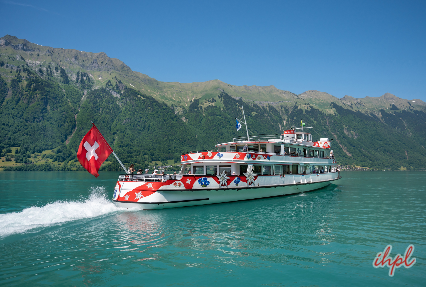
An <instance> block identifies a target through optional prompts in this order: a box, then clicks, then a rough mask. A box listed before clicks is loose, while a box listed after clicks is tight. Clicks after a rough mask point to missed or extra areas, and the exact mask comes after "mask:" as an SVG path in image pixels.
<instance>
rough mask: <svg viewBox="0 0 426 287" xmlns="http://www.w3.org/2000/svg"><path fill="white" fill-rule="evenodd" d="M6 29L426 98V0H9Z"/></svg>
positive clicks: (83, 45)
mask: <svg viewBox="0 0 426 287" xmlns="http://www.w3.org/2000/svg"><path fill="white" fill-rule="evenodd" d="M5 35H13V36H16V37H18V38H20V39H27V40H28V41H30V42H33V43H36V44H39V45H43V46H50V47H54V48H65V49H76V50H80V51H86V52H94V53H98V52H105V53H106V54H107V55H108V56H109V57H111V58H117V59H119V60H121V61H123V62H124V63H125V64H126V65H128V66H129V67H130V68H131V69H132V70H134V71H137V72H141V73H143V74H146V75H148V76H150V77H152V78H155V79H157V80H159V81H163V82H181V83H191V82H204V81H209V80H215V79H219V80H221V81H223V82H225V83H228V84H231V85H237V86H242V85H247V86H251V85H257V86H270V85H273V86H275V87H277V88H278V89H281V90H286V91H290V92H293V93H296V94H301V93H303V92H305V91H308V90H318V91H321V92H326V93H329V94H331V95H333V96H335V97H338V98H341V97H343V96H345V95H349V96H352V97H355V98H364V97H367V96H368V97H379V96H381V95H383V94H385V93H391V94H394V95H396V96H397V97H400V98H404V99H410V100H411V99H421V100H423V101H425V102H426V1H424V0H421V1H416V0H409V1H406V0H405V1H393V0H386V1H381V0H368V1H364V0H354V1H342V0H340V1H327V0H321V1H320V0H318V1H309V0H306V1H304V0H298V1H295V0H293V1H284V0H282V1H250V0H245V1H232V0H227V1H215V0H210V1H201V0H197V1H185V0H181V1H166V0H156V1H143V0H141V1H126V0H122V1H80V0H74V1H57V0H56V1H51V0H33V1H29V0H16V1H15V0H0V37H2V36H5Z"/></svg>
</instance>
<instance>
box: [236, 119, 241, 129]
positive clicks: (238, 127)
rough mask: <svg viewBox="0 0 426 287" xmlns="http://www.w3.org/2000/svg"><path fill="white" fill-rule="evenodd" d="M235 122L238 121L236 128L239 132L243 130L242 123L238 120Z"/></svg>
mask: <svg viewBox="0 0 426 287" xmlns="http://www.w3.org/2000/svg"><path fill="white" fill-rule="evenodd" d="M235 120H236V121H237V125H236V128H237V132H238V131H239V130H240V129H241V124H240V122H239V121H238V119H237V118H235Z"/></svg>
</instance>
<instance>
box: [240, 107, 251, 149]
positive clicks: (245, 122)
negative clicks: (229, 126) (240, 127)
mask: <svg viewBox="0 0 426 287" xmlns="http://www.w3.org/2000/svg"><path fill="white" fill-rule="evenodd" d="M241 109H242V110H243V117H244V124H245V125H246V131H247V141H250V137H249V133H248V128H247V121H246V116H245V115H244V107H243V106H242V105H241Z"/></svg>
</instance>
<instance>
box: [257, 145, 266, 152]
mask: <svg viewBox="0 0 426 287" xmlns="http://www.w3.org/2000/svg"><path fill="white" fill-rule="evenodd" d="M259 151H260V152H266V144H261V145H260V150H259Z"/></svg>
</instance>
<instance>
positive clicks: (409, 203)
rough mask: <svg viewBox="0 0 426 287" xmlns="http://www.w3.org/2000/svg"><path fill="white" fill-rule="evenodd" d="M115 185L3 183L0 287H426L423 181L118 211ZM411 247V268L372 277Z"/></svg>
mask: <svg viewBox="0 0 426 287" xmlns="http://www.w3.org/2000/svg"><path fill="white" fill-rule="evenodd" d="M117 175H118V173H111V172H101V173H100V176H99V177H98V178H97V179H96V178H94V177H93V176H92V175H90V174H88V173H86V172H0V186H1V187H0V194H1V198H2V200H1V201H0V285H1V286H31V285H34V286H40V285H54V286H71V285H73V286H83V285H90V286H166V285H168V286H224V285H230V286H308V285H312V286H347V285H352V286H373V285H374V286H389V285H392V286H400V285H401V286H402V285H407V286H425V284H426V283H425V282H426V264H425V259H426V173H425V172H342V176H343V179H341V180H339V181H337V182H336V183H335V184H332V185H330V186H329V187H327V188H324V189H321V190H317V191H313V192H309V193H305V194H299V195H291V196H284V197H278V198H268V199H261V200H253V201H244V202H237V203H224V204H215V205H206V206H198V207H186V208H177V209H167V210H152V211H132V210H120V209H118V208H116V207H115V206H114V204H113V203H112V202H111V197H112V194H113V190H114V186H115V182H116V179H117ZM389 244H390V245H392V252H391V254H390V256H391V257H392V258H393V257H395V255H396V254H398V253H399V254H403V253H404V252H405V250H406V248H407V247H408V246H409V245H410V244H412V245H413V246H414V247H415V249H414V252H413V254H412V256H411V258H416V263H415V264H414V265H413V266H412V267H411V268H405V267H403V266H401V267H400V268H398V269H396V271H395V275H394V276H393V277H390V276H389V268H388V267H384V268H373V264H372V263H373V260H374V258H375V257H376V255H377V253H378V252H383V251H384V249H385V247H386V246H387V245H389Z"/></svg>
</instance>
